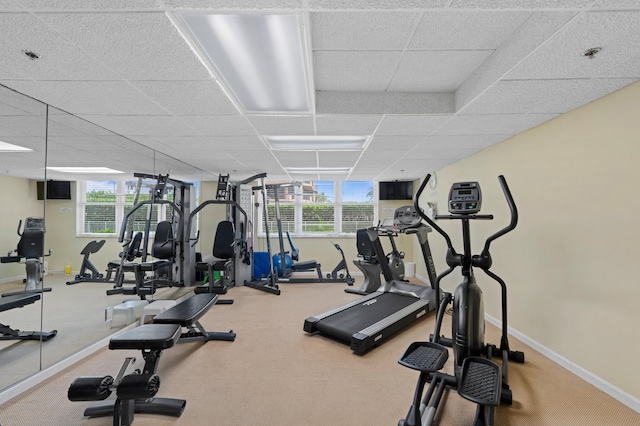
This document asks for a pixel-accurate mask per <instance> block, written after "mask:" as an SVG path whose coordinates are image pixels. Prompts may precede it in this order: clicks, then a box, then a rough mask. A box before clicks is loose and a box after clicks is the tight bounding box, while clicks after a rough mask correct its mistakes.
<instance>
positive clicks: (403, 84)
mask: <svg viewBox="0 0 640 426" xmlns="http://www.w3.org/2000/svg"><path fill="white" fill-rule="evenodd" d="M491 53H493V50H441V51H433V50H430V51H408V52H405V54H404V55H403V56H402V59H401V60H400V65H399V66H398V69H397V70H396V72H395V74H394V75H393V79H392V80H391V84H390V85H389V90H391V91H415V92H453V91H455V90H456V89H457V88H458V87H460V85H461V84H462V83H463V82H464V81H465V80H466V79H467V78H468V77H469V76H470V75H471V73H472V72H473V71H475V70H476V69H477V68H478V67H479V66H480V64H482V63H483V62H484V61H485V60H486V59H487V58H488V57H489V56H490V55H491Z"/></svg>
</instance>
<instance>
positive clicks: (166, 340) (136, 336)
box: [109, 324, 182, 350]
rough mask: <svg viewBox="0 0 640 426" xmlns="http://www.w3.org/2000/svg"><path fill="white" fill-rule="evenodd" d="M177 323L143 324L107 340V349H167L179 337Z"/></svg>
mask: <svg viewBox="0 0 640 426" xmlns="http://www.w3.org/2000/svg"><path fill="white" fill-rule="evenodd" d="M181 331H182V328H181V327H180V326H179V325H178V324H145V325H141V326H140V327H136V328H134V329H133V330H129V331H126V332H124V333H122V334H120V335H118V336H115V337H112V338H111V340H110V341H109V349H148V350H158V349H168V348H170V347H172V346H173V345H175V344H176V342H177V341H178V339H180V334H181Z"/></svg>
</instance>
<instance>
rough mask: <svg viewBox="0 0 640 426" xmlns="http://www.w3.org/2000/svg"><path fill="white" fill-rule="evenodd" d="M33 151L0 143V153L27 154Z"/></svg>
mask: <svg viewBox="0 0 640 426" xmlns="http://www.w3.org/2000/svg"><path fill="white" fill-rule="evenodd" d="M28 151H33V150H32V149H31V148H25V147H23V146H18V145H14V144H11V143H8V142H2V141H0V152H28Z"/></svg>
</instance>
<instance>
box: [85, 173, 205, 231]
mask: <svg viewBox="0 0 640 426" xmlns="http://www.w3.org/2000/svg"><path fill="white" fill-rule="evenodd" d="M155 184H156V182H155V181H153V180H143V182H142V183H141V186H140V193H139V195H138V199H137V200H136V199H135V195H136V191H137V189H138V181H137V180H133V179H132V180H124V181H95V180H90V181H80V182H78V183H77V185H76V188H77V192H78V194H77V221H76V223H77V224H78V225H77V234H78V235H79V236H81V235H92V234H99V235H105V234H107V235H109V234H111V235H118V234H119V233H120V227H121V226H122V221H123V220H124V217H125V215H126V214H127V213H129V212H130V211H131V209H132V208H133V206H134V202H140V201H144V200H148V199H149V197H150V194H151V191H153V189H154V188H155ZM195 190H196V191H197V185H195ZM173 198H174V197H173V191H168V195H166V196H165V199H168V200H170V201H174V199H173ZM149 209H151V213H150V214H149ZM147 217H149V218H150V219H149V223H150V228H149V230H150V232H153V231H155V226H156V224H157V223H158V222H159V221H162V220H171V219H172V217H173V208H172V207H171V206H170V205H166V204H165V205H145V206H142V207H140V208H139V209H138V210H136V212H135V213H134V216H133V218H132V219H131V222H130V223H131V224H132V230H133V232H144V231H145V227H146V223H147Z"/></svg>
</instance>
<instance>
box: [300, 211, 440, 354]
mask: <svg viewBox="0 0 640 426" xmlns="http://www.w3.org/2000/svg"><path fill="white" fill-rule="evenodd" d="M393 228H394V229H393V231H394V232H401V233H405V234H415V235H416V237H417V238H418V241H419V243H420V247H421V249H422V256H423V258H424V261H425V264H426V265H427V274H428V276H429V282H430V285H429V286H424V285H419V284H411V283H408V282H406V281H399V280H393V279H392V277H391V268H389V265H388V264H387V263H386V262H380V267H381V268H382V274H383V275H384V278H385V282H384V284H382V285H381V286H380V288H379V289H378V290H377V291H375V292H373V293H371V294H368V295H366V296H364V297H361V298H359V299H357V300H354V301H353V302H349V303H347V304H345V305H342V306H339V307H337V308H335V309H332V310H330V311H327V312H324V313H322V314H319V315H314V316H312V317H309V318H307V319H306V320H305V321H304V328H303V329H304V331H306V332H307V333H318V334H321V335H325V336H329V337H332V338H334V339H336V340H338V341H341V342H343V343H346V344H348V345H350V346H351V350H353V351H354V352H355V353H356V354H357V355H363V354H365V353H366V352H367V351H369V350H370V349H372V348H374V347H375V346H378V345H380V344H382V343H383V342H385V341H386V340H387V339H389V338H390V337H392V336H393V335H394V334H395V333H397V332H398V331H400V330H402V329H403V328H404V327H406V326H408V325H409V324H411V323H412V322H413V321H415V320H417V319H418V318H420V317H422V316H424V315H425V314H427V313H428V312H431V311H435V310H436V309H437V303H438V301H439V300H440V298H439V297H436V294H435V290H434V288H433V286H434V284H435V280H436V271H435V266H434V264H433V258H432V256H431V249H430V247H429V241H428V239H427V234H428V233H429V232H431V228H430V227H429V226H427V225H425V224H423V223H422V221H421V218H420V216H419V215H418V213H417V212H416V210H415V208H414V207H413V206H403V207H400V208H398V209H396V211H395V213H394V225H393ZM367 235H368V237H369V239H370V240H371V244H372V245H373V248H374V250H375V252H376V255H377V256H378V259H385V255H384V250H383V248H382V244H381V243H380V236H379V232H378V228H376V227H372V228H368V229H367Z"/></svg>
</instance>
